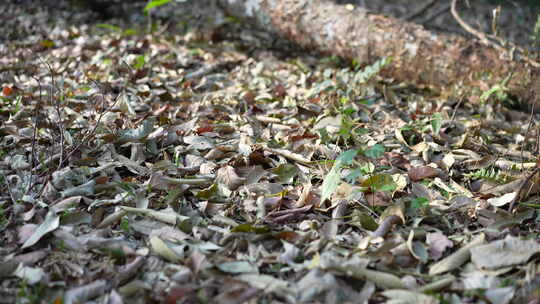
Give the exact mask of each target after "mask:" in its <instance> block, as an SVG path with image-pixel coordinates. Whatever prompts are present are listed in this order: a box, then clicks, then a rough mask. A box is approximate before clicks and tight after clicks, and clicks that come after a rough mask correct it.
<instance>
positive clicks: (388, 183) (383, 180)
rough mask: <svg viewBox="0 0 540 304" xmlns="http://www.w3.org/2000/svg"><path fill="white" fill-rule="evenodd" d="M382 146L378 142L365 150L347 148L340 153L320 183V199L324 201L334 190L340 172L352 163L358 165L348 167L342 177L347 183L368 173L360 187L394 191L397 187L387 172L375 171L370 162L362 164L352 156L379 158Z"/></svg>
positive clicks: (339, 177)
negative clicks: (361, 155)
mask: <svg viewBox="0 0 540 304" xmlns="http://www.w3.org/2000/svg"><path fill="white" fill-rule="evenodd" d="M384 150H385V149H384V147H383V146H382V145H380V144H376V145H373V146H371V147H369V148H367V149H365V150H361V149H355V150H347V151H345V152H343V153H341V154H340V155H339V156H338V158H336V160H335V161H334V165H333V166H332V169H330V172H328V174H327V175H326V177H325V178H324V180H323V184H322V196H321V201H325V200H326V199H328V198H330V196H331V195H332V194H333V193H334V192H335V191H336V189H337V187H338V186H339V183H340V182H341V180H342V178H341V172H342V169H343V168H345V167H350V166H351V165H353V164H358V165H359V166H358V167H356V168H355V167H353V168H350V169H351V171H350V172H349V174H348V175H347V176H345V177H344V178H343V179H344V180H346V181H347V182H348V183H351V184H352V183H354V182H355V181H356V180H358V178H360V177H362V176H366V175H369V176H368V177H367V178H366V179H365V180H364V181H362V183H361V185H360V186H361V187H362V188H363V189H364V190H365V191H368V192H376V191H389V192H391V191H394V190H395V189H396V188H397V185H396V183H395V182H394V180H393V178H392V176H391V175H389V174H385V173H375V166H373V164H372V163H371V162H366V163H363V164H360V163H356V162H355V161H354V158H355V157H356V155H357V154H358V153H361V154H363V155H364V156H366V157H368V158H379V157H381V156H382V155H383V154H384Z"/></svg>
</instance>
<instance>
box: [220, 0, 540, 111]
mask: <svg viewBox="0 0 540 304" xmlns="http://www.w3.org/2000/svg"><path fill="white" fill-rule="evenodd" d="M219 3H220V4H222V6H223V8H224V9H225V10H226V12H227V13H228V14H231V15H233V16H235V17H237V18H241V19H243V20H247V21H249V22H251V23H253V24H254V25H255V26H257V27H259V28H261V29H265V30H269V31H271V32H274V33H276V34H278V35H279V36H281V37H283V38H286V39H288V40H290V41H292V42H294V43H296V44H298V45H300V46H302V47H304V48H308V49H316V50H318V51H320V52H322V53H328V54H335V55H338V56H341V57H343V58H346V59H355V60H357V61H358V62H360V63H361V64H365V65H369V64H371V63H373V62H375V61H376V60H377V59H380V58H383V57H391V58H392V64H391V65H389V68H386V69H385V70H384V76H386V77H391V78H393V79H395V80H397V81H400V82H405V83H409V84H416V85H427V86H429V87H430V88H433V89H436V90H437V91H439V90H442V91H448V90H449V89H450V90H451V89H453V88H457V87H454V86H459V90H460V91H463V89H464V88H465V89H466V91H467V92H466V93H473V92H475V91H477V94H478V92H483V91H486V90H487V89H489V88H490V87H492V86H494V85H497V84H503V83H504V80H505V79H508V82H506V83H504V84H505V85H506V87H507V88H508V89H509V91H510V93H511V94H513V95H515V96H517V97H519V98H520V99H521V100H524V101H525V102H526V103H528V104H530V105H535V106H536V107H538V106H540V98H539V97H537V96H540V73H539V71H540V69H538V68H535V67H533V66H532V65H531V64H529V63H527V62H526V60H523V58H521V59H515V58H514V59H512V58H510V56H508V55H506V54H503V53H501V52H500V51H498V50H496V49H495V48H493V47H491V46H488V45H484V44H482V43H481V42H479V41H477V40H474V39H466V38H464V37H461V36H455V35H444V34H435V33H433V32H429V31H427V30H425V29H424V28H423V27H422V26H419V25H415V24H412V23H408V22H405V21H402V20H398V19H394V18H390V17H385V16H381V15H374V14H370V13H369V12H368V11H367V10H365V9H363V8H358V7H355V8H350V7H346V6H342V5H337V4H334V3H331V2H328V1H323V0H219ZM475 89H480V90H475Z"/></svg>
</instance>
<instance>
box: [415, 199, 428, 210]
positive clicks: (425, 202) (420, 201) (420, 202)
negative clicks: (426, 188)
mask: <svg viewBox="0 0 540 304" xmlns="http://www.w3.org/2000/svg"><path fill="white" fill-rule="evenodd" d="M428 203H429V200H428V199H427V198H425V197H417V198H415V199H412V200H411V208H413V209H419V208H422V207H425V206H427V205H428Z"/></svg>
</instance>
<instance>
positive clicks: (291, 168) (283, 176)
mask: <svg viewBox="0 0 540 304" xmlns="http://www.w3.org/2000/svg"><path fill="white" fill-rule="evenodd" d="M272 173H274V174H276V175H277V176H278V182H279V183H280V184H291V183H292V182H293V179H294V177H295V176H296V175H297V174H298V169H297V168H296V166H295V165H291V164H281V165H279V166H277V167H275V168H274V169H272Z"/></svg>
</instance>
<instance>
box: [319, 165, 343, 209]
mask: <svg viewBox="0 0 540 304" xmlns="http://www.w3.org/2000/svg"><path fill="white" fill-rule="evenodd" d="M340 169H341V162H339V161H336V162H335V163H334V166H333V167H332V169H330V172H328V174H327V175H326V177H325V178H324V180H323V183H322V191H321V192H322V193H321V194H322V197H321V202H324V201H325V200H326V199H327V198H329V197H330V196H331V195H332V194H333V193H334V191H336V188H337V186H338V185H339V181H340Z"/></svg>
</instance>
